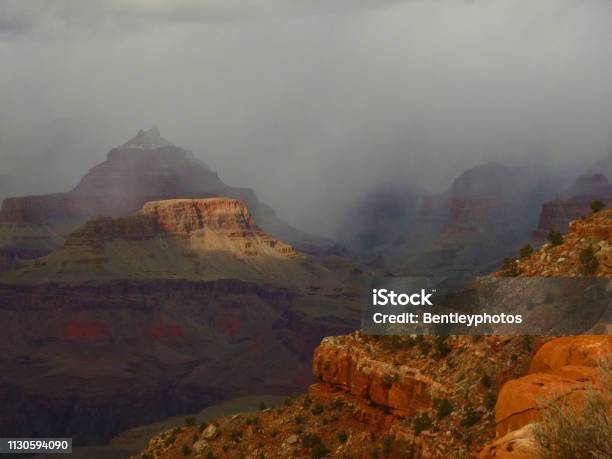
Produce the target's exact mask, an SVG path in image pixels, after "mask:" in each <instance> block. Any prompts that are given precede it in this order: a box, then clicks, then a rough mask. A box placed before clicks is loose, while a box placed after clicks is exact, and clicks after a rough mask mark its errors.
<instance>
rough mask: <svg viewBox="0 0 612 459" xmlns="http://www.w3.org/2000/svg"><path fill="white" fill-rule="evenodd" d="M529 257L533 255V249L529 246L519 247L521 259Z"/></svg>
mask: <svg viewBox="0 0 612 459" xmlns="http://www.w3.org/2000/svg"><path fill="white" fill-rule="evenodd" d="M531 255H533V247H531V244H525V245H524V246H523V247H521V250H520V251H519V256H520V257H521V258H529V257H530V256H531Z"/></svg>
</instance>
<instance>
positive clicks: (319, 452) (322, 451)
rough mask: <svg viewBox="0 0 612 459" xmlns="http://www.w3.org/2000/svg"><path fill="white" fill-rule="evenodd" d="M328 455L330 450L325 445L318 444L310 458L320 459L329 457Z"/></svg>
mask: <svg viewBox="0 0 612 459" xmlns="http://www.w3.org/2000/svg"><path fill="white" fill-rule="evenodd" d="M328 453H329V449H327V447H326V446H325V445H324V444H323V443H318V444H316V445H315V446H314V448H312V451H311V452H310V457H311V458H313V459H320V458H322V457H325V456H327V454H328Z"/></svg>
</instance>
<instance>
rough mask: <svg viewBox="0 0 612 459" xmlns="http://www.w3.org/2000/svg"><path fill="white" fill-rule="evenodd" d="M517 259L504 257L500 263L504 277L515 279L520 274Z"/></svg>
mask: <svg viewBox="0 0 612 459" xmlns="http://www.w3.org/2000/svg"><path fill="white" fill-rule="evenodd" d="M516 262H517V259H516V258H515V257H506V258H504V262H503V263H502V269H501V273H502V275H503V276H505V277H516V276H518V275H519V274H520V272H519V268H518V264H517V263H516Z"/></svg>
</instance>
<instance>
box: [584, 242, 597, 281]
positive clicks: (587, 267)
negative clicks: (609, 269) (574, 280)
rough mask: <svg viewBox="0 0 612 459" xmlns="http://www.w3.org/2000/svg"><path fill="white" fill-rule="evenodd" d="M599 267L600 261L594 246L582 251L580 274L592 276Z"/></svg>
mask: <svg viewBox="0 0 612 459" xmlns="http://www.w3.org/2000/svg"><path fill="white" fill-rule="evenodd" d="M598 268H599V261H598V260H597V257H595V252H594V251H593V247H587V248H586V249H584V250H583V251H582V252H580V274H582V275H584V276H592V275H593V274H595V273H596V272H597V269H598Z"/></svg>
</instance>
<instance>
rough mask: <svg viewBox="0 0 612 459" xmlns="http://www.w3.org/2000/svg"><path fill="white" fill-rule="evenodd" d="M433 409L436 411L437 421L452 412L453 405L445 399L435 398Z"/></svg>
mask: <svg viewBox="0 0 612 459" xmlns="http://www.w3.org/2000/svg"><path fill="white" fill-rule="evenodd" d="M433 408H434V410H436V418H437V419H438V421H440V420H442V419H444V418H445V417H446V416H448V415H449V414H451V413H452V412H453V405H452V403H451V402H449V400H448V399H447V398H435V399H434V400H433Z"/></svg>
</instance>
